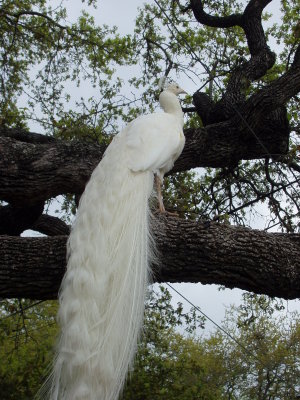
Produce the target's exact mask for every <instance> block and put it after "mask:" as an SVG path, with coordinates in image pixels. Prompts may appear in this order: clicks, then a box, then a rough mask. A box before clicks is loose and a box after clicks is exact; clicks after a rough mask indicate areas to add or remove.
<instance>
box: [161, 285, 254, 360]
mask: <svg viewBox="0 0 300 400" xmlns="http://www.w3.org/2000/svg"><path fill="white" fill-rule="evenodd" d="M166 285H167V286H169V287H170V288H171V289H172V290H173V291H174V292H175V293H177V294H178V295H179V296H180V297H182V298H183V299H184V300H185V301H186V302H187V303H189V304H190V305H191V306H192V307H194V308H195V309H196V310H197V311H199V312H200V313H201V314H202V315H203V316H204V317H205V318H206V319H208V320H209V321H210V322H211V323H212V324H214V325H215V326H216V327H217V328H218V329H219V330H221V331H222V332H223V333H225V335H226V336H228V337H229V338H230V339H231V340H233V341H234V342H235V343H236V344H237V345H238V346H239V347H240V348H241V349H242V350H243V351H244V352H245V353H247V354H248V355H249V356H251V357H253V358H255V359H256V360H258V358H257V356H256V355H255V354H253V353H252V352H251V351H250V350H249V349H247V347H245V346H244V345H243V344H242V343H241V342H240V341H239V340H238V339H237V338H236V337H234V336H233V335H232V334H231V333H229V332H228V331H226V329H224V328H222V326H221V325H219V324H218V323H217V322H215V321H214V320H213V319H212V318H210V317H209V316H208V315H207V314H205V313H204V312H203V311H202V310H201V308H200V307H198V306H196V305H195V304H194V303H192V302H191V301H190V300H189V299H188V298H186V297H185V296H184V295H183V294H181V293H180V292H179V291H178V290H177V289H175V288H174V287H173V286H172V285H170V283H168V282H166Z"/></svg>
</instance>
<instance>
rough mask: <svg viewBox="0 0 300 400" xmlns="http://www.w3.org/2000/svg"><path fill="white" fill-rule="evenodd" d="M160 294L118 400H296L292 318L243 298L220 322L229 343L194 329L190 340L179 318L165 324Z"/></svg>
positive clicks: (259, 300) (298, 360) (266, 301)
mask: <svg viewBox="0 0 300 400" xmlns="http://www.w3.org/2000/svg"><path fill="white" fill-rule="evenodd" d="M165 295H166V291H165V289H163V292H162V297H160V299H159V302H160V307H157V305H156V307H155V308H153V309H150V310H149V309H148V313H147V320H146V321H147V323H146V329H145V334H144V340H143V342H142V343H141V345H140V347H139V352H138V356H137V360H136V364H135V369H134V371H133V372H132V374H131V377H130V381H129V383H128V385H127V387H126V389H125V392H124V396H123V399H124V400H125V399H145V400H146V399H149V400H150V399H155V400H158V399H166V398H169V399H182V400H185V399H201V400H209V399H214V400H218V399H220V400H221V399H222V400H223V399H224V400H225V399H226V400H227V399H228V400H229V399H236V400H237V399H245V400H250V399H251V400H259V399H273V400H275V399H278V400H279V399H280V400H285V399H286V400H288V399H296V398H297V395H299V386H298V382H299V377H300V347H299V343H300V342H299V339H300V319H299V315H298V314H296V313H292V314H289V313H288V312H286V311H285V309H284V307H283V306H282V304H281V303H278V302H276V301H275V300H272V299H270V298H267V297H265V296H257V295H248V294H246V295H244V302H243V304H242V305H241V306H240V307H238V308H235V307H232V308H231V309H230V310H229V311H228V313H227V315H226V318H225V321H224V323H223V328H224V329H225V330H226V331H227V332H228V333H229V334H230V335H231V336H233V337H234V338H235V339H236V342H234V341H233V340H232V338H230V337H229V336H227V335H226V334H225V333H224V332H223V331H215V332H214V333H212V334H211V335H208V336H196V335H195V333H196V332H197V330H196V329H193V330H192V331H190V334H189V335H185V334H183V333H178V323H179V327H180V326H181V323H180V318H179V319H177V318H176V319H175V320H174V319H171V320H170V319H168V313H165V307H166V306H167V309H168V307H169V306H168V298H167V297H165ZM162 306H163V307H162ZM149 311H150V313H149ZM176 313H177V311H176ZM162 321H164V322H163V324H162ZM165 322H167V326H164V325H165ZM162 325H163V326H162ZM145 339H146V340H145Z"/></svg>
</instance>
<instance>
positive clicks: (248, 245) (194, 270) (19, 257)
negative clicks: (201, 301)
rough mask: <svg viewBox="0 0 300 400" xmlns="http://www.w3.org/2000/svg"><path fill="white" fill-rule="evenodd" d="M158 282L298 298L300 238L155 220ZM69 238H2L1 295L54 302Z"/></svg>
mask: <svg viewBox="0 0 300 400" xmlns="http://www.w3.org/2000/svg"><path fill="white" fill-rule="evenodd" d="M153 229H154V234H155V239H156V243H157V247H158V251H159V255H160V260H161V264H160V265H159V266H157V265H156V266H153V269H154V280H155V281H157V282H202V283H204V284H209V283H214V284H219V285H225V286H226V287H229V288H234V287H238V288H241V289H245V290H248V291H252V292H255V293H263V294H268V295H270V296H279V297H282V298H285V299H294V298H297V297H299V296H300V257H299V253H300V235H297V234H276V233H266V232H261V231H257V230H251V229H246V228H242V227H236V226H230V225H225V224H216V223H210V224H203V223H196V222H191V221H186V220H182V219H179V218H176V217H170V216H168V217H162V216H160V217H155V219H154V222H153ZM66 241H67V236H54V237H42V238H28V237H26V238H25V237H22V238H17V237H11V236H1V237H0V244H1V245H0V288H1V289H0V296H1V297H28V298H32V299H52V298H56V296H57V292H58V289H59V286H60V282H61V279H62V276H63V274H64V270H65V265H66V262H65V260H66Z"/></svg>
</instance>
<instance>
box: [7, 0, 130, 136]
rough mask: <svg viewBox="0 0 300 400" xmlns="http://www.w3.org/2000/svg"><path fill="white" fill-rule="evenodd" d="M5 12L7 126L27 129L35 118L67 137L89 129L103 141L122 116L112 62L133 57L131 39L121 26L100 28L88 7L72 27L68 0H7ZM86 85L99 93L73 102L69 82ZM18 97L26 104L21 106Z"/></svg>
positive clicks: (121, 63) (123, 62) (84, 133)
mask: <svg viewBox="0 0 300 400" xmlns="http://www.w3.org/2000/svg"><path fill="white" fill-rule="evenodd" d="M92 3H95V2H94V1H93V2H91V1H90V2H89V4H92ZM0 13H1V19H0V21H1V24H0V37H1V42H0V46H1V53H2V57H1V62H0V68H1V79H0V85H1V86H0V93H1V94H2V98H1V103H0V115H1V121H0V122H1V124H2V125H6V126H12V127H13V126H24V125H25V124H26V120H28V119H32V120H37V121H39V123H40V124H41V125H42V126H43V127H44V129H45V130H46V132H49V133H52V134H58V135H62V136H63V137H65V138H70V137H74V136H82V135H84V136H85V137H86V136H87V134H90V135H93V136H95V137H96V139H99V138H100V139H101V134H103V131H104V129H107V128H108V127H109V126H113V124H114V121H116V120H117V119H118V117H119V115H121V114H122V112H121V110H120V108H118V107H117V102H116V100H115V96H116V95H117V94H118V91H119V89H120V86H121V82H120V80H118V79H117V78H116V77H115V76H114V67H115V66H117V65H118V66H120V65H124V64H126V63H127V62H129V60H131V58H132V47H131V39H130V37H129V36H124V37H121V36H119V35H118V33H117V29H116V28H115V27H114V28H109V27H108V26H105V25H104V26H102V27H97V26H96V25H95V22H94V18H93V17H92V16H91V15H89V14H88V13H86V12H84V11H83V12H82V14H81V16H79V18H78V20H77V21H76V23H73V24H69V25H68V24H66V20H67V14H66V8H65V7H63V2H62V3H61V4H60V5H59V6H58V7H54V8H52V7H51V5H50V2H47V1H45V0H34V1H22V2H21V1H11V0H5V1H3V2H2V5H1V10H0ZM82 82H84V84H85V85H87V86H88V87H89V88H90V89H91V90H92V89H93V88H94V89H97V90H94V93H96V96H95V97H91V98H89V99H87V100H86V99H84V98H83V96H82V97H81V98H79V99H78V100H76V101H75V102H74V101H72V100H73V99H71V97H70V94H69V93H68V89H66V86H67V85H69V88H70V87H72V85H73V86H75V87H76V86H77V87H79V86H80V84H81V83H82ZM20 96H24V97H25V103H27V105H26V107H20V108H19V107H18V104H17V100H18V98H19V97H20ZM96 99H97V100H96ZM23 103H24V101H23ZM69 104H70V105H69ZM68 105H69V107H68ZM72 108H74V110H72ZM76 108H77V109H80V111H75V109H76ZM71 127H72V133H71V129H70V128H71Z"/></svg>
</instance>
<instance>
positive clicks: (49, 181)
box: [0, 108, 289, 205]
mask: <svg viewBox="0 0 300 400" xmlns="http://www.w3.org/2000/svg"><path fill="white" fill-rule="evenodd" d="M254 111H255V109H254V108H252V109H251V112H252V115H254ZM259 113H260V110H259ZM280 118H281V120H282V121H283V125H282V126H283V128H282V129H279V127H280V125H279V123H278V120H277V122H276V123H275V122H274V121H273V122H272V120H270V119H269V117H267V118H265V120H264V121H261V124H260V127H259V129H256V136H257V137H258V138H259V140H260V141H259V142H257V140H256V137H255V136H253V135H252V132H251V131H249V129H248V128H247V126H242V128H241V121H240V118H239V117H236V119H234V120H233V122H231V121H226V122H224V123H221V124H214V125H209V126H207V127H205V128H199V129H189V130H186V131H185V134H186V145H185V148H184V151H183V153H182V155H181V157H180V158H179V159H178V160H177V162H176V164H175V166H174V169H173V171H172V172H176V171H185V170H188V169H190V168H195V167H224V166H230V165H233V164H236V163H237V162H238V161H239V160H243V159H244V160H247V159H257V158H262V157H266V156H269V155H270V154H275V155H276V156H278V155H280V154H281V155H284V154H286V152H287V149H288V134H289V131H288V125H287V124H285V123H284V121H286V117H285V111H284V109H282V112H280ZM247 120H248V118H247ZM8 132H9V131H8ZM274 132H275V133H276V135H275V136H274ZM20 135H21V140H18V139H16V133H14V138H12V137H9V135H8V134H6V131H5V130H4V129H2V131H1V130H0V199H2V200H5V201H7V202H9V203H12V204H14V205H18V204H23V203H24V201H26V203H27V204H28V205H31V204H35V203H37V202H39V201H45V200H46V199H49V198H52V197H55V196H57V195H59V194H62V193H77V194H80V193H82V192H83V190H84V187H85V184H86V182H87V180H88V179H89V177H90V174H91V173H92V171H93V169H94V168H95V166H96V165H97V164H98V162H99V161H100V160H101V158H102V155H103V152H104V150H105V146H104V145H102V146H100V145H97V144H91V143H86V142H79V141H71V142H64V141H62V140H55V139H54V140H51V141H47V142H45V143H37V138H36V135H35V137H34V142H33V143H30V142H28V140H29V139H28V138H29V137H30V134H28V135H27V137H26V140H27V141H23V140H22V136H23V135H24V132H22V131H21V132H20ZM40 136H42V135H40ZM261 143H264V147H262V146H261ZM266 148H267V149H268V152H267V153H266Z"/></svg>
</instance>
